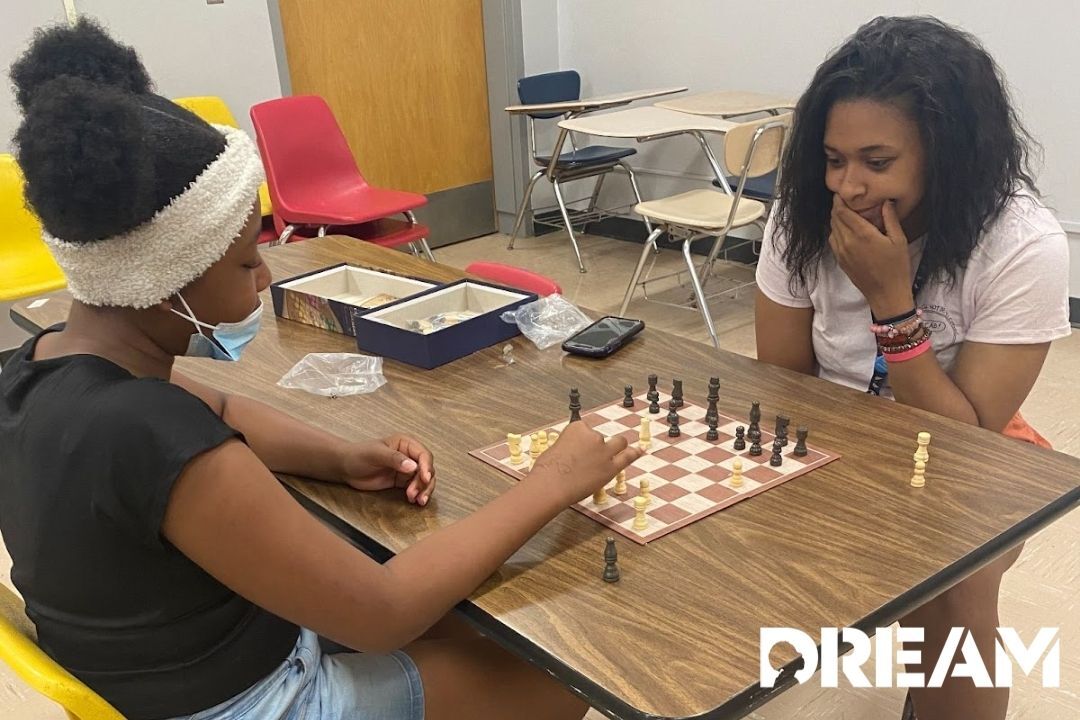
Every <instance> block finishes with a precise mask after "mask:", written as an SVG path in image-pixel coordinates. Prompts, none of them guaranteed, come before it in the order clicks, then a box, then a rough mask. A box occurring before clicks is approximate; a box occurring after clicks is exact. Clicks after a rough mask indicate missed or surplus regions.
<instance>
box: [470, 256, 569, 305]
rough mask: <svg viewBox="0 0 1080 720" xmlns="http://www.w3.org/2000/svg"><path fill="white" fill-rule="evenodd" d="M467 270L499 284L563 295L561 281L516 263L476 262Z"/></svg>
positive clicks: (543, 293) (545, 293) (541, 292)
mask: <svg viewBox="0 0 1080 720" xmlns="http://www.w3.org/2000/svg"><path fill="white" fill-rule="evenodd" d="M465 272H467V273H469V274H471V275H475V276H477V277H478V278H482V279H484V280H487V281H489V282H493V283H496V284H498V285H509V286H510V287H513V288H517V289H518V290H525V291H526V292H531V293H535V294H537V295H540V296H541V297H543V296H547V295H554V294H556V293H558V294H559V295H562V288H561V287H559V283H557V282H555V281H554V280H552V279H551V278H549V277H547V276H545V275H541V274H539V273H534V272H533V271H531V270H526V269H524V268H519V267H515V266H514V265H503V264H502V263H493V262H474V263H472V264H471V265H469V266H468V267H467V268H465Z"/></svg>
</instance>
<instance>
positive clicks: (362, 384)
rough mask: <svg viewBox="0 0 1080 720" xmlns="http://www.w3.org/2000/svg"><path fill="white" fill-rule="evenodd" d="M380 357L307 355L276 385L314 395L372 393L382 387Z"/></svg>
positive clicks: (383, 381)
mask: <svg viewBox="0 0 1080 720" xmlns="http://www.w3.org/2000/svg"><path fill="white" fill-rule="evenodd" d="M382 363H383V359H382V358H381V357H372V356H370V355H357V354H355V353H308V354H307V355H305V356H304V359H303V360H301V361H300V362H298V363H296V365H294V366H293V367H292V369H291V370H289V372H287V373H285V376H284V377H282V378H281V380H278V385H279V386H280V387H283V388H289V389H293V390H306V391H307V392H309V393H313V394H315V395H323V396H325V397H340V396H342V395H360V394H363V393H370V392H375V391H376V390H378V389H379V388H380V387H382V386H383V385H385V384H386V378H385V377H383V374H382Z"/></svg>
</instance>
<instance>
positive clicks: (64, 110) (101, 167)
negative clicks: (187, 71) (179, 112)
mask: <svg viewBox="0 0 1080 720" xmlns="http://www.w3.org/2000/svg"><path fill="white" fill-rule="evenodd" d="M146 135H147V133H146V127H145V114H144V111H143V109H142V104H141V103H140V101H139V96H137V95H132V94H130V93H129V92H127V91H125V90H120V89H117V88H115V87H108V86H103V85H96V84H92V83H90V82H87V81H86V80H83V79H81V78H78V77H72V76H61V77H58V78H56V79H54V80H51V81H49V82H46V83H44V84H43V85H41V86H40V87H38V88H37V89H36V91H35V93H34V98H33V102H31V104H30V106H29V107H28V108H27V110H26V115H25V118H24V119H23V123H22V125H21V126H20V127H19V130H18V132H17V133H16V134H15V145H16V148H17V152H18V158H19V164H20V165H22V167H23V171H24V172H25V174H26V179H27V184H26V199H27V202H28V203H29V204H30V206H31V207H32V208H33V209H34V211H35V212H36V213H37V214H38V215H39V216H40V217H41V220H42V222H43V224H44V225H45V228H46V229H47V230H48V231H49V232H50V233H52V234H53V235H54V236H56V237H59V238H61V239H62V240H67V241H69V242H89V241H93V240H99V239H101V238H104V237H109V236H111V235H114V234H117V233H118V232H122V231H125V230H129V229H131V228H134V227H136V226H137V225H138V224H139V223H140V222H141V221H142V220H144V219H145V218H146V215H147V211H148V208H154V207H155V206H157V207H160V205H157V204H156V201H155V198H154V197H153V196H154V194H155V193H154V189H155V184H156V182H155V180H156V177H155V176H156V169H155V158H154V150H153V148H152V147H150V146H148V144H147V143H146V142H145V141H144V140H143V139H144V138H145V137H146Z"/></svg>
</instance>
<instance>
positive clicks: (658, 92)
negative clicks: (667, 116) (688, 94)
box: [503, 86, 686, 114]
mask: <svg viewBox="0 0 1080 720" xmlns="http://www.w3.org/2000/svg"><path fill="white" fill-rule="evenodd" d="M685 91H686V87H684V86H679V87H665V88H654V89H650V90H629V91H627V92H620V93H611V94H610V95H595V96H593V97H586V98H578V99H577V100H563V101H561V102H552V103H537V104H534V105H510V106H509V107H506V108H503V109H504V110H505V111H506V112H508V113H511V114H526V113H550V112H581V111H585V110H602V109H603V108H609V107H617V106H619V105H629V104H630V103H632V102H636V101H638V100H648V99H649V98H654V97H662V96H664V95H674V94H675V93H681V92H685Z"/></svg>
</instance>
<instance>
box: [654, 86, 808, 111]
mask: <svg viewBox="0 0 1080 720" xmlns="http://www.w3.org/2000/svg"><path fill="white" fill-rule="evenodd" d="M796 102H797V101H796V100H793V99H791V98H788V97H784V96H782V95H768V94H765V93H757V92H745V91H742V90H713V91H712V92H703V93H694V94H692V95H683V96H682V97H677V98H672V99H670V100H661V101H660V102H658V103H656V106H657V107H661V108H666V109H668V110H677V111H679V112H684V113H690V114H693V115H715V116H716V117H735V116H737V115H750V114H751V113H758V112H765V111H767V110H785V109H788V108H793V107H795V104H796Z"/></svg>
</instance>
